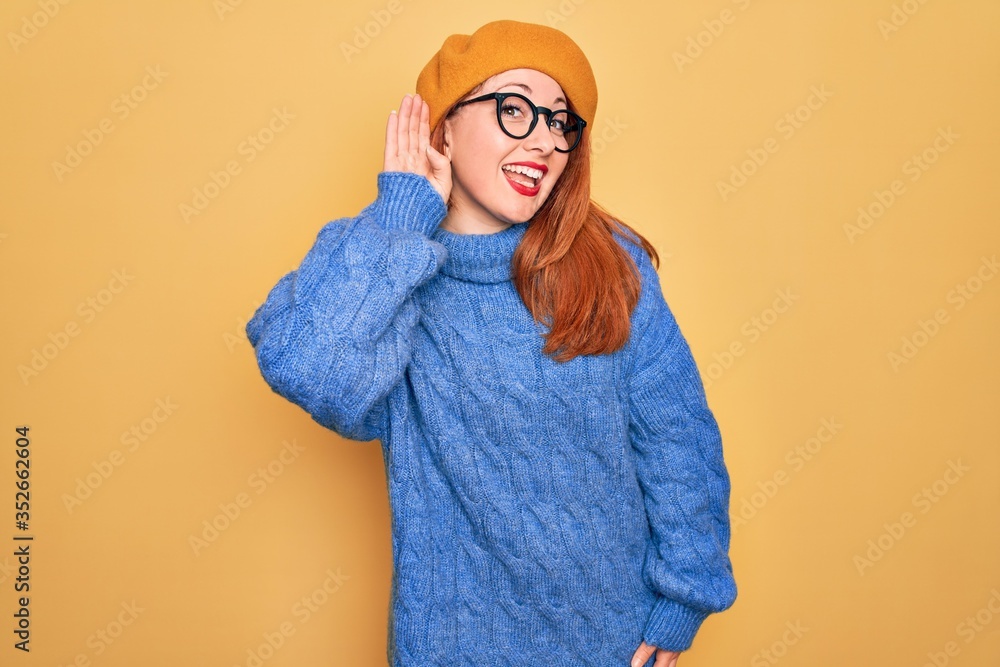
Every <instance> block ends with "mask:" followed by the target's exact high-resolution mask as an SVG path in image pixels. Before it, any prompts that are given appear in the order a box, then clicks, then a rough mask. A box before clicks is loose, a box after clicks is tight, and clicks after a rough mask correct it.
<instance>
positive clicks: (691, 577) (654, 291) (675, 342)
mask: <svg viewBox="0 0 1000 667" xmlns="http://www.w3.org/2000/svg"><path fill="white" fill-rule="evenodd" d="M633 257H634V258H635V259H636V263H637V264H638V265H639V270H640V275H641V277H642V288H641V293H640V301H639V304H638V306H637V308H636V310H635V313H636V316H635V318H634V325H633V326H637V327H638V328H637V329H636V330H634V332H633V338H632V340H630V346H631V347H632V353H633V355H634V356H633V357H632V362H631V366H630V370H629V380H628V391H629V435H630V438H631V442H632V447H633V450H634V452H635V454H636V457H637V459H636V465H637V474H638V478H639V483H640V487H641V489H642V492H643V498H644V503H645V507H646V515H647V517H648V519H649V525H650V530H651V538H652V539H651V542H650V545H649V546H648V548H647V553H646V556H645V559H644V561H643V579H644V581H645V582H646V584H647V585H648V586H649V587H650V588H651V589H652V590H653V591H655V592H656V594H657V595H656V603H655V604H654V606H653V609H652V612H651V613H650V615H649V618H648V619H647V621H646V625H645V628H644V629H643V639H645V641H646V642H647V643H648V644H652V645H655V646H657V647H660V648H663V649H666V650H670V651H684V650H687V649H688V648H690V646H691V643H692V642H693V640H694V636H695V634H696V633H697V631H698V629H699V628H700V626H701V624H702V622H703V621H704V620H705V618H707V617H708V615H709V614H710V613H713V612H720V611H723V610H725V609H728V608H729V607H730V606H732V605H733V603H734V602H735V600H736V582H735V580H734V578H733V568H732V563H731V562H730V560H729V537H730V524H729V493H730V481H729V474H728V472H727V470H726V465H725V462H724V460H723V454H722V438H721V434H720V431H719V427H718V424H717V423H716V420H715V417H714V416H713V414H712V412H711V410H710V409H709V407H708V405H707V403H706V398H705V390H704V387H703V385H702V381H701V376H700V375H699V373H698V368H697V366H696V365H695V362H694V359H693V357H692V355H691V350H690V348H689V347H688V343H687V341H686V340H685V338H684V336H683V334H682V333H681V331H680V329H679V328H678V325H677V322H676V320H675V319H674V316H673V314H672V313H671V311H670V308H669V306H668V305H667V303H666V301H665V300H664V297H663V293H662V291H661V288H660V281H659V277H658V276H657V273H656V270H655V268H654V267H653V264H652V262H651V261H650V259H649V256H648V255H647V254H646V253H645V251H643V250H642V249H641V248H640V249H639V250H638V253H637V254H635V255H633Z"/></svg>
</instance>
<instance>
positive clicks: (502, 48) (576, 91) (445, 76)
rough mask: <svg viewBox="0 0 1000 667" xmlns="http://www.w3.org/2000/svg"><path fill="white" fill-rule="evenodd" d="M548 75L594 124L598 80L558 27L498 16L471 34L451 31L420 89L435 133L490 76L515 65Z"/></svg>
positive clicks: (424, 73)
mask: <svg viewBox="0 0 1000 667" xmlns="http://www.w3.org/2000/svg"><path fill="white" fill-rule="evenodd" d="M518 68H527V69H534V70H538V71H539V72H542V73H544V74H548V75H549V76H551V77H552V78H553V79H555V80H556V82H557V83H558V84H559V85H560V86H561V87H562V89H563V91H564V92H565V93H566V97H568V98H569V99H570V101H572V102H573V105H574V106H575V107H576V109H577V113H579V114H580V116H581V117H583V119H584V120H585V121H587V125H588V126H589V127H593V126H594V114H595V113H596V111H597V82H596V81H595V80H594V72H593V70H592V69H591V68H590V62H589V61H588V60H587V56H585V55H584V53H583V51H582V50H581V49H580V47H579V46H577V44H576V42H574V41H573V40H572V39H570V38H569V36H568V35H566V33H564V32H562V31H561V30H557V29H556V28H551V27H549V26H545V25H539V24H536V23H523V22H521V21H510V20H502V21H493V22H492V23H487V24H486V25H484V26H482V27H481V28H479V29H478V30H476V31H475V32H474V33H472V34H471V35H461V34H456V35H450V36H448V37H447V38H446V39H445V40H444V45H443V46H442V47H441V50H439V51H438V52H437V53H435V54H434V56H433V57H432V58H431V60H430V62H428V63H427V64H426V65H425V66H424V68H423V70H421V72H420V75H419V76H418V77H417V93H419V94H420V96H421V97H422V98H424V99H425V100H427V106H428V107H429V108H430V112H431V118H430V129H431V132H433V131H434V129H435V128H436V127H437V125H438V122H440V120H441V118H442V116H444V113H445V111H447V110H448V109H449V108H450V107H451V105H452V104H454V103H455V102H457V101H458V100H460V99H461V98H462V96H463V95H465V94H466V93H468V92H469V90H471V89H472V88H474V87H476V86H477V85H479V84H480V83H482V82H483V81H485V80H486V79H488V78H490V77H491V76H493V75H495V74H499V73H500V72H505V71H507V70H510V69H518Z"/></svg>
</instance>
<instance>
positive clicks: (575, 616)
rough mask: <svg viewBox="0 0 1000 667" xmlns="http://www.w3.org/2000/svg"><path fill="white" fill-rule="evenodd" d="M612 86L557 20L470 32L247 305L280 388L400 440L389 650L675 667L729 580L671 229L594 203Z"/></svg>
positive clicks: (349, 434)
mask: <svg viewBox="0 0 1000 667" xmlns="http://www.w3.org/2000/svg"><path fill="white" fill-rule="evenodd" d="M540 105H544V106H540ZM596 105H597V87H596V84H595V82H594V78H593V72H592V70H591V68H590V64H589V63H588V61H587V59H586V57H585V56H584V54H583V53H582V51H581V50H580V49H579V47H578V46H577V45H576V44H575V43H574V42H573V41H572V40H571V39H570V38H569V37H568V36H566V35H565V34H563V33H562V32H560V31H558V30H555V29H553V28H549V27H547V26H541V25H535V24H530V23H521V22H516V21H495V22H493V23H489V24H487V25H485V26H483V27H481V28H480V29H479V30H477V31H476V32H475V33H474V34H472V35H471V36H470V35H452V36H450V37H449V38H448V39H447V40H446V41H445V43H444V45H443V47H442V48H441V50H440V51H439V52H438V53H437V54H435V55H434V57H433V58H432V59H431V61H430V62H429V63H428V64H427V65H426V67H425V68H424V69H423V71H422V72H421V74H420V76H419V78H418V80H417V95H415V96H412V97H411V96H410V95H406V96H405V97H404V98H403V101H402V103H401V104H400V108H399V113H396V112H395V111H393V112H391V113H390V114H389V118H388V123H387V128H386V143H385V155H384V169H383V171H382V172H381V173H379V174H378V196H377V197H376V199H375V201H374V202H372V203H371V204H370V205H369V206H367V207H366V208H365V209H364V210H362V211H361V212H360V213H359V214H358V215H357V216H356V217H353V218H350V217H345V218H340V219H338V220H335V221H333V222H330V223H328V224H327V225H326V226H325V227H323V229H322V230H320V232H319V234H318V236H317V239H316V242H315V244H314V245H313V247H312V248H311V249H310V251H309V253H308V254H307V255H306V257H305V259H304V260H303V261H302V264H301V265H300V267H299V268H298V269H297V270H295V271H293V272H291V273H289V274H287V275H285V276H284V277H283V278H282V279H281V280H280V281H279V282H278V284H277V285H276V286H275V287H274V288H273V289H272V290H271V292H270V294H269V295H268V297H267V300H266V302H265V303H264V304H263V305H262V306H261V307H260V308H259V309H258V311H257V312H256V313H255V314H254V317H253V318H252V319H251V321H250V322H249V323H248V324H247V335H248V337H249V339H250V341H251V343H252V344H253V346H254V348H255V350H256V354H257V360H258V363H259V366H260V369H261V373H262V375H263V376H264V378H265V379H266V380H267V382H268V384H269V385H270V386H271V387H272V389H273V390H274V391H275V392H277V393H279V394H281V395H282V396H284V397H286V398H287V399H288V400H290V401H293V402H294V403H296V404H297V405H299V406H301V407H302V408H304V409H305V410H306V411H308V412H309V414H310V415H311V416H312V417H313V419H315V420H316V421H317V422H318V423H320V424H322V425H323V426H325V427H327V428H330V429H332V430H333V431H335V432H337V433H339V434H341V435H342V436H344V437H346V438H351V439H355V440H361V441H368V440H372V439H375V438H378V439H380V440H381V442H382V450H383V456H384V460H385V465H386V476H387V486H388V491H389V497H390V503H391V507H392V538H393V539H392V544H393V577H392V600H391V609H390V612H391V614H390V622H389V637H388V639H389V642H388V658H389V663H390V664H391V665H393V666H394V667H403V666H406V667H425V666H427V665H491V666H492V665H497V666H500V665H510V666H522V665H525V666H526V665H532V666H536V665H556V664H559V665H564V664H572V665H593V666H595V667H611V666H617V665H625V664H632V665H648V664H652V663H653V661H654V660H655V667H672V666H673V665H675V664H676V661H677V657H678V654H679V653H680V652H681V651H684V650H686V649H687V648H689V646H690V644H691V642H692V640H693V638H694V635H695V633H696V632H697V630H698V628H699V627H700V625H701V623H702V622H703V621H704V619H705V618H706V617H707V616H708V614H710V613H712V612H718V611H722V610H724V609H727V608H729V607H730V606H731V605H732V604H733V602H734V601H735V598H736V585H735V582H734V579H733V575H732V565H731V563H730V560H729V557H728V549H729V537H730V530H729V518H728V504H729V491H730V485H729V477H728V473H727V470H726V467H725V464H724V461H723V457H722V444H721V439H720V433H719V429H718V426H717V424H716V421H715V419H714V417H713V415H712V412H711V411H710V410H709V408H708V406H707V404H706V402H705V394H704V390H703V386H702V383H701V379H700V377H699V375H698V370H697V367H696V366H695V363H694V360H693V359H692V356H691V353H690V350H689V348H688V345H687V342H686V341H685V339H684V337H683V335H682V334H681V333H680V331H679V329H678V327H677V323H676V321H675V320H674V317H673V315H672V313H671V311H670V309H669V307H668V306H667V304H666V302H665V300H664V298H663V295H662V292H661V290H660V286H659V280H658V277H657V274H656V271H655V269H654V268H653V265H652V257H651V256H652V255H655V250H654V249H653V248H652V246H651V245H650V244H649V243H648V241H646V240H645V239H643V238H642V237H641V236H640V235H638V234H637V233H635V232H634V230H632V229H631V228H630V227H628V226H627V225H625V224H624V223H621V222H619V221H616V220H614V219H612V217H611V216H610V215H609V214H607V212H605V211H604V210H603V209H601V208H600V207H598V206H597V205H596V204H595V203H593V202H591V200H590V196H589V178H590V176H589V174H590V171H589V138H588V134H589V133H588V132H587V128H588V127H592V125H593V120H594V112H595V110H596ZM636 269H638V270H636Z"/></svg>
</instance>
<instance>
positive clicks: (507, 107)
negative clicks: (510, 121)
mask: <svg viewBox="0 0 1000 667" xmlns="http://www.w3.org/2000/svg"><path fill="white" fill-rule="evenodd" d="M508 111H513V112H514V113H507V112H508ZM500 113H501V114H506V115H508V116H510V117H511V118H517V114H519V113H521V108H520V107H519V106H518V105H516V104H512V103H504V104H502V105H500Z"/></svg>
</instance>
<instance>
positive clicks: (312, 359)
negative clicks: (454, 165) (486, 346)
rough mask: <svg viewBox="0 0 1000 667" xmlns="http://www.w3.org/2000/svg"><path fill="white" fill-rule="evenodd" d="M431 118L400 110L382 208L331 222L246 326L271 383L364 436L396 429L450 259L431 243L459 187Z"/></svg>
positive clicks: (417, 109)
mask: <svg viewBox="0 0 1000 667" xmlns="http://www.w3.org/2000/svg"><path fill="white" fill-rule="evenodd" d="M429 115H430V114H429V109H428V107H427V104H426V102H423V101H422V100H420V97H419V95H418V96H416V97H415V98H411V96H410V95H406V96H405V97H404V98H403V101H402V103H401V105H400V113H399V114H397V113H396V112H395V111H392V112H391V113H390V114H389V118H388V121H387V123H386V143H385V156H384V169H383V171H382V172H381V173H379V175H378V196H377V198H376V199H375V201H374V202H373V203H372V204H370V205H369V206H368V207H366V208H365V209H364V210H363V211H361V213H359V214H358V216H357V217H355V218H341V219H339V220H335V221H333V222H330V223H328V224H327V225H326V226H324V227H323V228H322V229H321V230H320V232H319V234H318V236H317V237H316V242H315V243H314V244H313V247H312V248H311V249H310V250H309V253H308V254H307V255H306V257H305V259H303V261H302V263H301V265H300V266H299V267H298V269H296V270H295V271H292V272H290V273H288V274H287V275H285V276H284V277H282V278H281V280H279V281H278V283H277V285H275V286H274V287H273V288H272V289H271V292H270V293H269V294H268V296H267V299H266V301H265V302H264V304H263V305H261V307H260V308H258V309H257V311H256V312H255V313H254V316H253V317H252V318H251V319H250V321H249V322H248V323H247V327H246V332H247V337H248V338H249V340H250V343H251V344H252V345H253V347H254V349H255V352H256V356H257V362H258V365H259V366H260V370H261V374H262V375H263V376H264V379H265V380H267V383H268V384H269V385H270V386H271V388H272V389H273V390H274V391H275V392H277V393H278V394H280V395H282V396H284V397H285V398H287V399H288V400H290V401H292V402H293V403H295V404H296V405H299V406H300V407H302V408H303V409H305V410H306V411H307V412H308V413H309V414H310V415H312V417H313V419H315V420H316V421H317V422H318V423H320V424H322V425H323V426H326V427H327V428H330V429H332V430H334V431H336V432H337V433H340V434H341V435H343V436H344V437H347V438H351V439H354V440H364V441H367V440H371V439H373V438H376V437H379V438H381V437H383V435H384V433H385V428H386V424H387V411H386V399H387V396H388V394H389V392H390V391H391V390H392V388H393V387H394V386H395V385H396V384H397V383H398V382H399V381H400V379H401V378H402V376H403V373H404V371H405V370H406V366H407V364H408V363H409V360H410V353H411V349H412V339H411V335H412V331H413V327H414V326H415V324H416V322H417V319H418V317H419V308H418V306H417V303H416V301H415V300H414V299H413V296H412V295H413V291H414V289H416V288H417V287H418V286H419V285H421V284H423V283H424V282H426V281H427V280H428V279H430V278H431V277H432V276H433V275H434V274H435V273H436V272H437V270H438V269H439V268H440V267H441V264H442V263H443V262H444V259H445V255H446V253H447V251H446V250H445V248H444V246H442V245H441V244H439V243H436V242H434V241H431V240H430V238H429V236H430V234H431V233H432V232H433V231H434V229H435V228H436V227H437V226H438V225H439V224H440V222H441V221H442V220H443V219H444V217H445V215H446V214H447V212H448V211H447V206H446V202H447V200H448V197H449V195H450V191H451V163H450V161H449V160H448V158H446V157H445V156H443V155H441V154H440V153H438V152H437V151H435V150H434V149H433V148H432V147H430V145H429V134H430V131H429V123H428V118H429Z"/></svg>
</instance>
